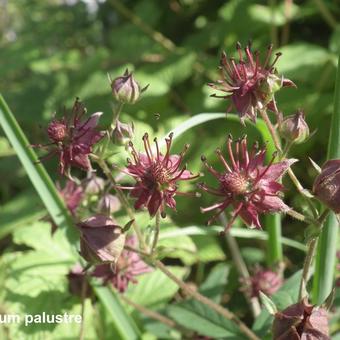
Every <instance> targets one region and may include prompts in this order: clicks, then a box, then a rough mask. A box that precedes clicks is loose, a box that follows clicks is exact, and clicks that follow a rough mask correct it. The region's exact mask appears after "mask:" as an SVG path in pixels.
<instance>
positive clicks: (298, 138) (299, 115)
mask: <svg viewBox="0 0 340 340" xmlns="http://www.w3.org/2000/svg"><path fill="white" fill-rule="evenodd" d="M280 134H281V136H282V137H283V138H284V139H285V140H287V141H289V142H294V143H296V144H300V143H302V142H304V141H305V140H306V139H307V138H308V136H309V127H308V125H307V123H306V121H305V115H304V112H303V111H298V112H296V113H295V114H294V115H291V116H288V117H286V118H284V120H283V122H282V123H281V126H280Z"/></svg>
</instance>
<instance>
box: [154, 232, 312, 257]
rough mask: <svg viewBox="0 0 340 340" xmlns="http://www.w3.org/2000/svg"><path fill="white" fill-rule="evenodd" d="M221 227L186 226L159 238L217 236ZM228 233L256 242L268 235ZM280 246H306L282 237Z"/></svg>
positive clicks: (263, 233) (266, 237)
mask: <svg viewBox="0 0 340 340" xmlns="http://www.w3.org/2000/svg"><path fill="white" fill-rule="evenodd" d="M221 231H223V227H219V226H210V227H208V228H207V227H205V226H187V227H184V228H180V229H178V230H176V232H172V231H168V232H164V233H162V234H161V236H160V238H169V237H178V236H180V235H191V236H194V235H215V236H217V235H218V234H219V233H220V232H221ZM230 233H231V235H232V236H234V237H236V238H246V239H257V240H264V241H265V240H268V234H267V233H266V232H264V231H262V230H254V229H246V228H231V229H230ZM282 244H284V245H286V246H289V247H293V248H295V249H299V250H301V251H304V252H305V251H306V246H305V245H304V244H302V243H300V242H297V241H294V240H291V239H289V238H286V237H283V238H282Z"/></svg>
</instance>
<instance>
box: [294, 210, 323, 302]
mask: <svg viewBox="0 0 340 340" xmlns="http://www.w3.org/2000/svg"><path fill="white" fill-rule="evenodd" d="M329 212H330V211H329V210H328V209H326V210H325V211H324V212H323V213H322V214H321V215H320V217H319V218H318V224H319V226H320V227H321V226H322V224H323V222H324V221H325V219H326V217H327V216H328V214H329ZM318 238H319V237H314V238H313V239H312V240H310V242H309V245H308V250H307V255H306V258H305V262H304V264H303V269H302V278H301V282H300V289H299V298H298V301H300V300H301V299H302V298H303V294H304V291H305V289H306V286H307V282H308V280H309V269H310V267H311V265H312V262H313V258H314V253H315V248H316V245H317V242H318Z"/></svg>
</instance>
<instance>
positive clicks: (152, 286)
mask: <svg viewBox="0 0 340 340" xmlns="http://www.w3.org/2000/svg"><path fill="white" fill-rule="evenodd" d="M168 269H169V270H170V271H171V272H173V273H174V274H175V275H176V276H177V277H180V278H183V276H184V275H185V273H186V269H185V268H183V267H170V266H169V267H168ZM137 280H138V284H136V285H133V284H131V285H129V288H128V290H127V292H126V293H125V294H126V295H127V296H128V297H129V299H130V300H132V301H134V302H136V303H137V304H139V305H143V306H156V305H159V304H161V303H163V302H165V301H168V300H169V299H171V298H172V297H173V296H174V295H175V293H176V292H177V291H178V286H177V285H176V284H175V283H174V282H173V281H172V280H170V279H169V278H168V277H167V276H166V275H164V274H163V273H162V272H161V271H159V270H154V271H152V272H150V273H146V274H144V275H141V276H139V277H138V278H137Z"/></svg>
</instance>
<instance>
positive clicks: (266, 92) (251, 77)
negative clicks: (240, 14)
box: [208, 43, 295, 123]
mask: <svg viewBox="0 0 340 340" xmlns="http://www.w3.org/2000/svg"><path fill="white" fill-rule="evenodd" d="M236 48H237V51H238V54H239V61H238V62H236V61H235V59H234V58H228V57H227V55H226V54H225V53H224V52H223V53H222V57H221V62H220V67H219V69H220V72H221V79H219V80H217V81H216V82H215V83H210V84H208V85H209V86H210V87H212V88H214V89H216V90H218V91H222V92H225V93H226V95H222V96H218V95H216V94H213V95H212V96H213V97H218V98H225V99H226V98H231V100H232V105H230V106H229V107H228V109H227V111H230V110H231V108H232V106H234V107H235V109H236V111H237V113H238V114H239V116H240V118H241V121H242V123H243V122H244V120H245V118H250V119H251V120H252V121H255V120H256V116H257V111H258V110H261V109H263V108H264V107H267V108H269V109H270V110H273V111H275V112H276V111H277V110H276V106H275V101H274V100H273V98H274V93H275V92H277V91H278V90H279V89H281V88H282V87H285V86H295V85H294V83H293V82H292V81H290V80H288V79H284V78H283V77H282V76H279V75H278V74H277V71H276V68H275V64H276V62H277V60H278V58H279V57H280V56H281V53H276V58H275V59H274V61H273V62H270V59H271V55H272V50H273V47H272V46H269V47H268V50H267V55H266V58H265V61H264V63H263V64H261V62H260V59H259V53H258V52H255V53H253V52H252V51H251V47H250V44H248V45H247V46H246V48H245V50H244V51H245V56H243V52H242V49H241V45H240V43H237V45H236Z"/></svg>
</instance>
